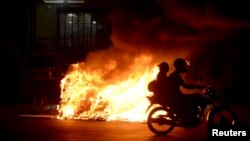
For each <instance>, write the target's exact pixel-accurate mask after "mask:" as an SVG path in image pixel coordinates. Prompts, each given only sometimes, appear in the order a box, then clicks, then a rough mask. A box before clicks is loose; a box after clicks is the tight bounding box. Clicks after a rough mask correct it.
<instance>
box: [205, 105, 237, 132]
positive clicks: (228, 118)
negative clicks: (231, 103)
mask: <svg viewBox="0 0 250 141" xmlns="http://www.w3.org/2000/svg"><path fill="white" fill-rule="evenodd" d="M237 124H238V118H237V116H236V114H235V113H234V112H233V111H232V110H231V109H230V108H228V107H222V106H221V107H216V108H214V109H213V110H212V111H211V113H210V114H209V118H208V126H209V127H210V128H228V127H232V126H235V125H237Z"/></svg>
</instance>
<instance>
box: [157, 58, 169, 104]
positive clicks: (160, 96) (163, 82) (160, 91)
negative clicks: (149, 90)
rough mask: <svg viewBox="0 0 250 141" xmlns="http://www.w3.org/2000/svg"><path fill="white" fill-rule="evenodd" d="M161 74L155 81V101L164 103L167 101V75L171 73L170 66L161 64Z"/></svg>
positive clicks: (164, 63) (159, 73)
mask: <svg viewBox="0 0 250 141" xmlns="http://www.w3.org/2000/svg"><path fill="white" fill-rule="evenodd" d="M158 67H159V72H158V74H157V76H156V79H155V80H154V90H153V92H154V99H155V100H157V101H158V102H160V103H162V102H164V100H165V99H166V92H167V86H168V78H167V73H168V71H169V64H168V63H167V62H161V63H160V64H159V65H158Z"/></svg>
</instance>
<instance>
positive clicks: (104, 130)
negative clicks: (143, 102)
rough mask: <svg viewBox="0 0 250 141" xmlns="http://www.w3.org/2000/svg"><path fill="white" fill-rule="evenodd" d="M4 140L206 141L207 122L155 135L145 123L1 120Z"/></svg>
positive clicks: (2, 138) (0, 137) (40, 119)
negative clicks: (162, 134)
mask: <svg viewBox="0 0 250 141" xmlns="http://www.w3.org/2000/svg"><path fill="white" fill-rule="evenodd" d="M0 134H1V135H0V140H1V141H120V140H125V141H166V140H167V141H203V140H207V130H206V123H203V124H201V125H200V126H198V127H196V128H192V129H184V128H181V127H177V128H175V129H174V130H173V131H172V132H171V133H170V134H169V135H167V136H155V135H154V134H153V133H152V132H151V131H150V130H149V129H148V127H147V125H146V123H136V122H119V121H116V122H105V121H83V120H57V119H50V118H46V117H43V118H37V117H35V118H34V117H33V118H29V117H17V118H10V119H7V120H5V121H4V120H2V121H1V127H0Z"/></svg>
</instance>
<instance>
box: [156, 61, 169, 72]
mask: <svg viewBox="0 0 250 141" xmlns="http://www.w3.org/2000/svg"><path fill="white" fill-rule="evenodd" d="M158 67H159V68H160V70H166V71H168V70H169V65H168V63H167V62H161V63H160V64H159V65H158Z"/></svg>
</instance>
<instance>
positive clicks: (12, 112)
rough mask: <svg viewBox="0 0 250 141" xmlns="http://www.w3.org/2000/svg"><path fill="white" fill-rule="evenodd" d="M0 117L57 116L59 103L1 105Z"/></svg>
mask: <svg viewBox="0 0 250 141" xmlns="http://www.w3.org/2000/svg"><path fill="white" fill-rule="evenodd" d="M0 111H1V113H0V119H7V118H14V117H43V118H46V117H47V118H56V116H57V115H58V111H57V105H44V106H35V105H33V104H18V105H0Z"/></svg>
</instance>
